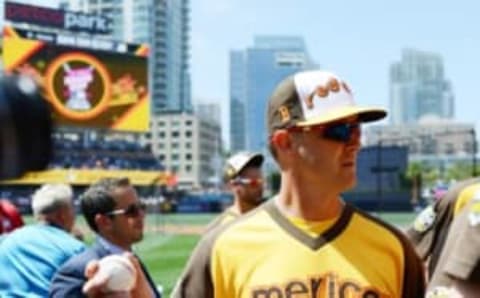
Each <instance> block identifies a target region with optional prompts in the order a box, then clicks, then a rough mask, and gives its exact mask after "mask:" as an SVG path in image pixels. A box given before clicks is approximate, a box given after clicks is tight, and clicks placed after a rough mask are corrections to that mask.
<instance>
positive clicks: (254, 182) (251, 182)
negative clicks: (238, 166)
mask: <svg viewBox="0 0 480 298" xmlns="http://www.w3.org/2000/svg"><path fill="white" fill-rule="evenodd" d="M232 183H233V184H235V185H244V186H250V187H257V186H261V185H263V179H260V178H257V179H251V178H242V177H238V178H235V179H233V180H232Z"/></svg>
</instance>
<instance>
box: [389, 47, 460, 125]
mask: <svg viewBox="0 0 480 298" xmlns="http://www.w3.org/2000/svg"><path fill="white" fill-rule="evenodd" d="M390 113H391V122H392V124H405V123H416V122H418V120H420V119H421V118H422V117H424V116H427V115H429V116H432V115H434V116H437V117H440V118H447V119H448V118H453V116H454V96H453V93H452V87H451V84H450V81H449V80H447V79H446V78H445V71H444V67H443V59H442V57H441V56H440V55H438V54H434V53H428V52H423V51H418V50H414V49H405V50H403V51H402V59H401V61H399V62H396V63H394V64H392V65H391V67H390Z"/></svg>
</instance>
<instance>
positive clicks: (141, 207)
mask: <svg viewBox="0 0 480 298" xmlns="http://www.w3.org/2000/svg"><path fill="white" fill-rule="evenodd" d="M146 210H147V206H146V205H145V204H144V203H135V204H131V205H128V206H127V207H126V208H123V209H115V210H112V211H110V212H107V213H105V215H120V214H123V215H125V216H126V217H137V216H139V215H140V213H145V211H146Z"/></svg>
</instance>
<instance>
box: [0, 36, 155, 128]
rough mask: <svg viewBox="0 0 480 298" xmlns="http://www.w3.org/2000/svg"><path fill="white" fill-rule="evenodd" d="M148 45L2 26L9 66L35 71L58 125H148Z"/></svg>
mask: <svg viewBox="0 0 480 298" xmlns="http://www.w3.org/2000/svg"><path fill="white" fill-rule="evenodd" d="M147 55H148V47H147V46H146V45H132V44H125V43H115V42H112V41H108V40H95V39H93V38H91V37H78V36H65V35H64V34H63V35H62V34H61V33H58V34H57V33H50V32H49V33H43V32H38V31H32V30H21V29H15V28H13V27H5V28H4V39H3V60H4V69H5V71H6V72H13V73H24V74H28V75H31V76H33V77H34V78H35V79H36V80H37V81H38V82H39V84H41V85H42V87H43V89H44V91H45V97H46V99H47V100H48V102H49V103H50V105H51V107H52V111H53V118H54V120H55V122H56V123H57V125H63V126H80V127H96V128H107V129H112V130H122V131H134V132H142V131H147V130H148V128H149V127H148V125H149V124H148V123H149V114H150V112H149V108H150V107H149V92H148V68H147V65H148V61H147Z"/></svg>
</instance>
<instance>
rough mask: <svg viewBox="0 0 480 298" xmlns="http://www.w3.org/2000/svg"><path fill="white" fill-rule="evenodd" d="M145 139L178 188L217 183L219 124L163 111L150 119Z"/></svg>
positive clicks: (186, 114)
mask: <svg viewBox="0 0 480 298" xmlns="http://www.w3.org/2000/svg"><path fill="white" fill-rule="evenodd" d="M151 126H152V129H151V132H150V133H148V134H147V135H146V136H145V138H144V139H143V142H144V143H145V144H147V145H149V146H150V147H151V148H152V151H153V152H154V154H155V156H156V157H158V158H159V159H160V160H161V162H162V164H164V165H165V167H166V169H167V170H168V171H171V172H172V173H175V175H176V176H177V177H178V184H179V188H182V189H201V188H205V187H210V186H212V185H215V184H217V183H218V178H219V177H218V176H219V175H218V174H219V173H218V169H219V166H221V165H220V164H219V155H220V153H221V143H220V142H219V140H220V138H221V129H220V124H218V123H216V122H214V121H212V119H211V118H210V117H208V118H204V117H202V116H201V115H196V114H192V113H176V112H175V113H164V114H163V115H158V116H157V117H155V118H154V119H153V120H152V121H151Z"/></svg>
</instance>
